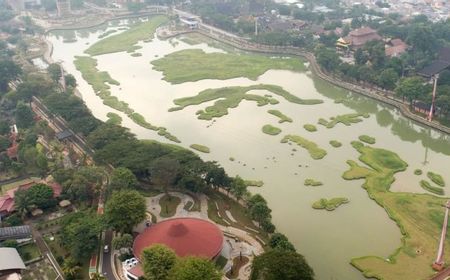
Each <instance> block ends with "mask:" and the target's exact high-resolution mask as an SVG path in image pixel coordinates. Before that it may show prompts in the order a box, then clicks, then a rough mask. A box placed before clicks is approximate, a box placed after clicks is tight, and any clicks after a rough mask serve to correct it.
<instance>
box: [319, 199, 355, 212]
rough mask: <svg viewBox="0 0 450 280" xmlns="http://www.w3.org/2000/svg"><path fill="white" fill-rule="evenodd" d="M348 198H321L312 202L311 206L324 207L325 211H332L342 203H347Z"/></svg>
mask: <svg viewBox="0 0 450 280" xmlns="http://www.w3.org/2000/svg"><path fill="white" fill-rule="evenodd" d="M349 202H350V200H348V198H345V197H335V198H331V199H326V198H322V199H320V200H318V201H316V202H314V203H313V205H312V208H314V209H319V210H320V209H325V210H327V211H333V210H335V209H336V208H338V207H339V206H341V205H342V204H346V203H349Z"/></svg>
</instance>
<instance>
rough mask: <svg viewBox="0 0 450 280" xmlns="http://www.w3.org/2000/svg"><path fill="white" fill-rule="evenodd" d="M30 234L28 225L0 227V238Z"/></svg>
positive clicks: (14, 237)
mask: <svg viewBox="0 0 450 280" xmlns="http://www.w3.org/2000/svg"><path fill="white" fill-rule="evenodd" d="M30 236H31V228H30V226H15V227H3V228H0V240H7V239H21V238H26V237H30ZM0 259H1V258H0Z"/></svg>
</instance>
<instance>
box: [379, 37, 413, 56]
mask: <svg viewBox="0 0 450 280" xmlns="http://www.w3.org/2000/svg"><path fill="white" fill-rule="evenodd" d="M408 47H409V46H408V45H407V44H406V43H405V42H403V41H402V40H401V39H392V40H391V41H390V42H389V43H388V44H387V45H386V48H385V54H386V56H388V57H398V56H400V55H402V54H403V53H405V52H406V51H407V50H408Z"/></svg>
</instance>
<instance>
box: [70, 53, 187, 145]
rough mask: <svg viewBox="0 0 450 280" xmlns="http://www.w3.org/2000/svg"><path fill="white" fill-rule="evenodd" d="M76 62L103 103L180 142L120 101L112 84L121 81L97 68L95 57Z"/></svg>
mask: <svg viewBox="0 0 450 280" xmlns="http://www.w3.org/2000/svg"><path fill="white" fill-rule="evenodd" d="M74 64H75V67H76V68H77V70H78V71H80V72H81V75H82V76H83V79H84V80H85V81H86V82H87V83H88V84H90V85H91V86H92V88H93V89H94V92H95V94H97V95H98V96H99V97H100V98H101V99H102V100H103V104H105V105H106V106H108V107H111V108H113V109H116V110H117V111H120V112H123V113H125V114H127V116H128V117H129V118H130V119H131V120H132V121H133V122H135V123H136V124H138V125H140V126H142V127H144V128H147V129H150V130H154V131H157V132H158V135H160V136H163V137H165V138H167V139H168V140H170V141H173V142H176V143H180V140H178V138H177V137H175V136H173V135H172V134H170V133H169V132H168V131H167V130H166V128H164V127H157V126H155V125H152V124H151V123H149V122H147V121H146V120H145V118H144V117H143V116H142V115H141V114H139V113H135V112H134V110H133V109H131V108H130V107H129V106H128V104H127V103H126V102H123V101H120V100H119V99H118V98H117V97H115V96H112V95H111V91H110V89H111V87H110V85H119V82H118V81H116V80H114V79H113V78H111V76H110V75H109V74H108V72H104V71H99V70H98V68H97V60H96V59H95V58H92V57H88V56H76V57H75V61H74ZM116 120H117V119H116Z"/></svg>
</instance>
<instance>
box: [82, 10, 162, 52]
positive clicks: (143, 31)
mask: <svg viewBox="0 0 450 280" xmlns="http://www.w3.org/2000/svg"><path fill="white" fill-rule="evenodd" d="M167 21H168V18H167V17H165V16H155V17H151V18H149V20H148V21H145V22H141V23H138V24H136V25H134V26H132V27H131V28H130V29H128V30H126V31H124V32H122V33H120V34H116V35H113V36H111V37H108V38H105V39H103V40H101V41H98V42H97V43H95V44H93V45H92V46H90V47H89V48H88V49H87V50H85V51H84V52H85V53H87V54H89V55H91V56H95V55H101V54H107V53H116V52H124V51H126V52H134V51H135V50H137V49H139V48H140V47H139V46H136V44H137V43H138V42H139V41H143V40H148V39H153V37H154V34H155V31H156V28H158V26H160V25H162V24H164V23H166V22H167Z"/></svg>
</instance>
